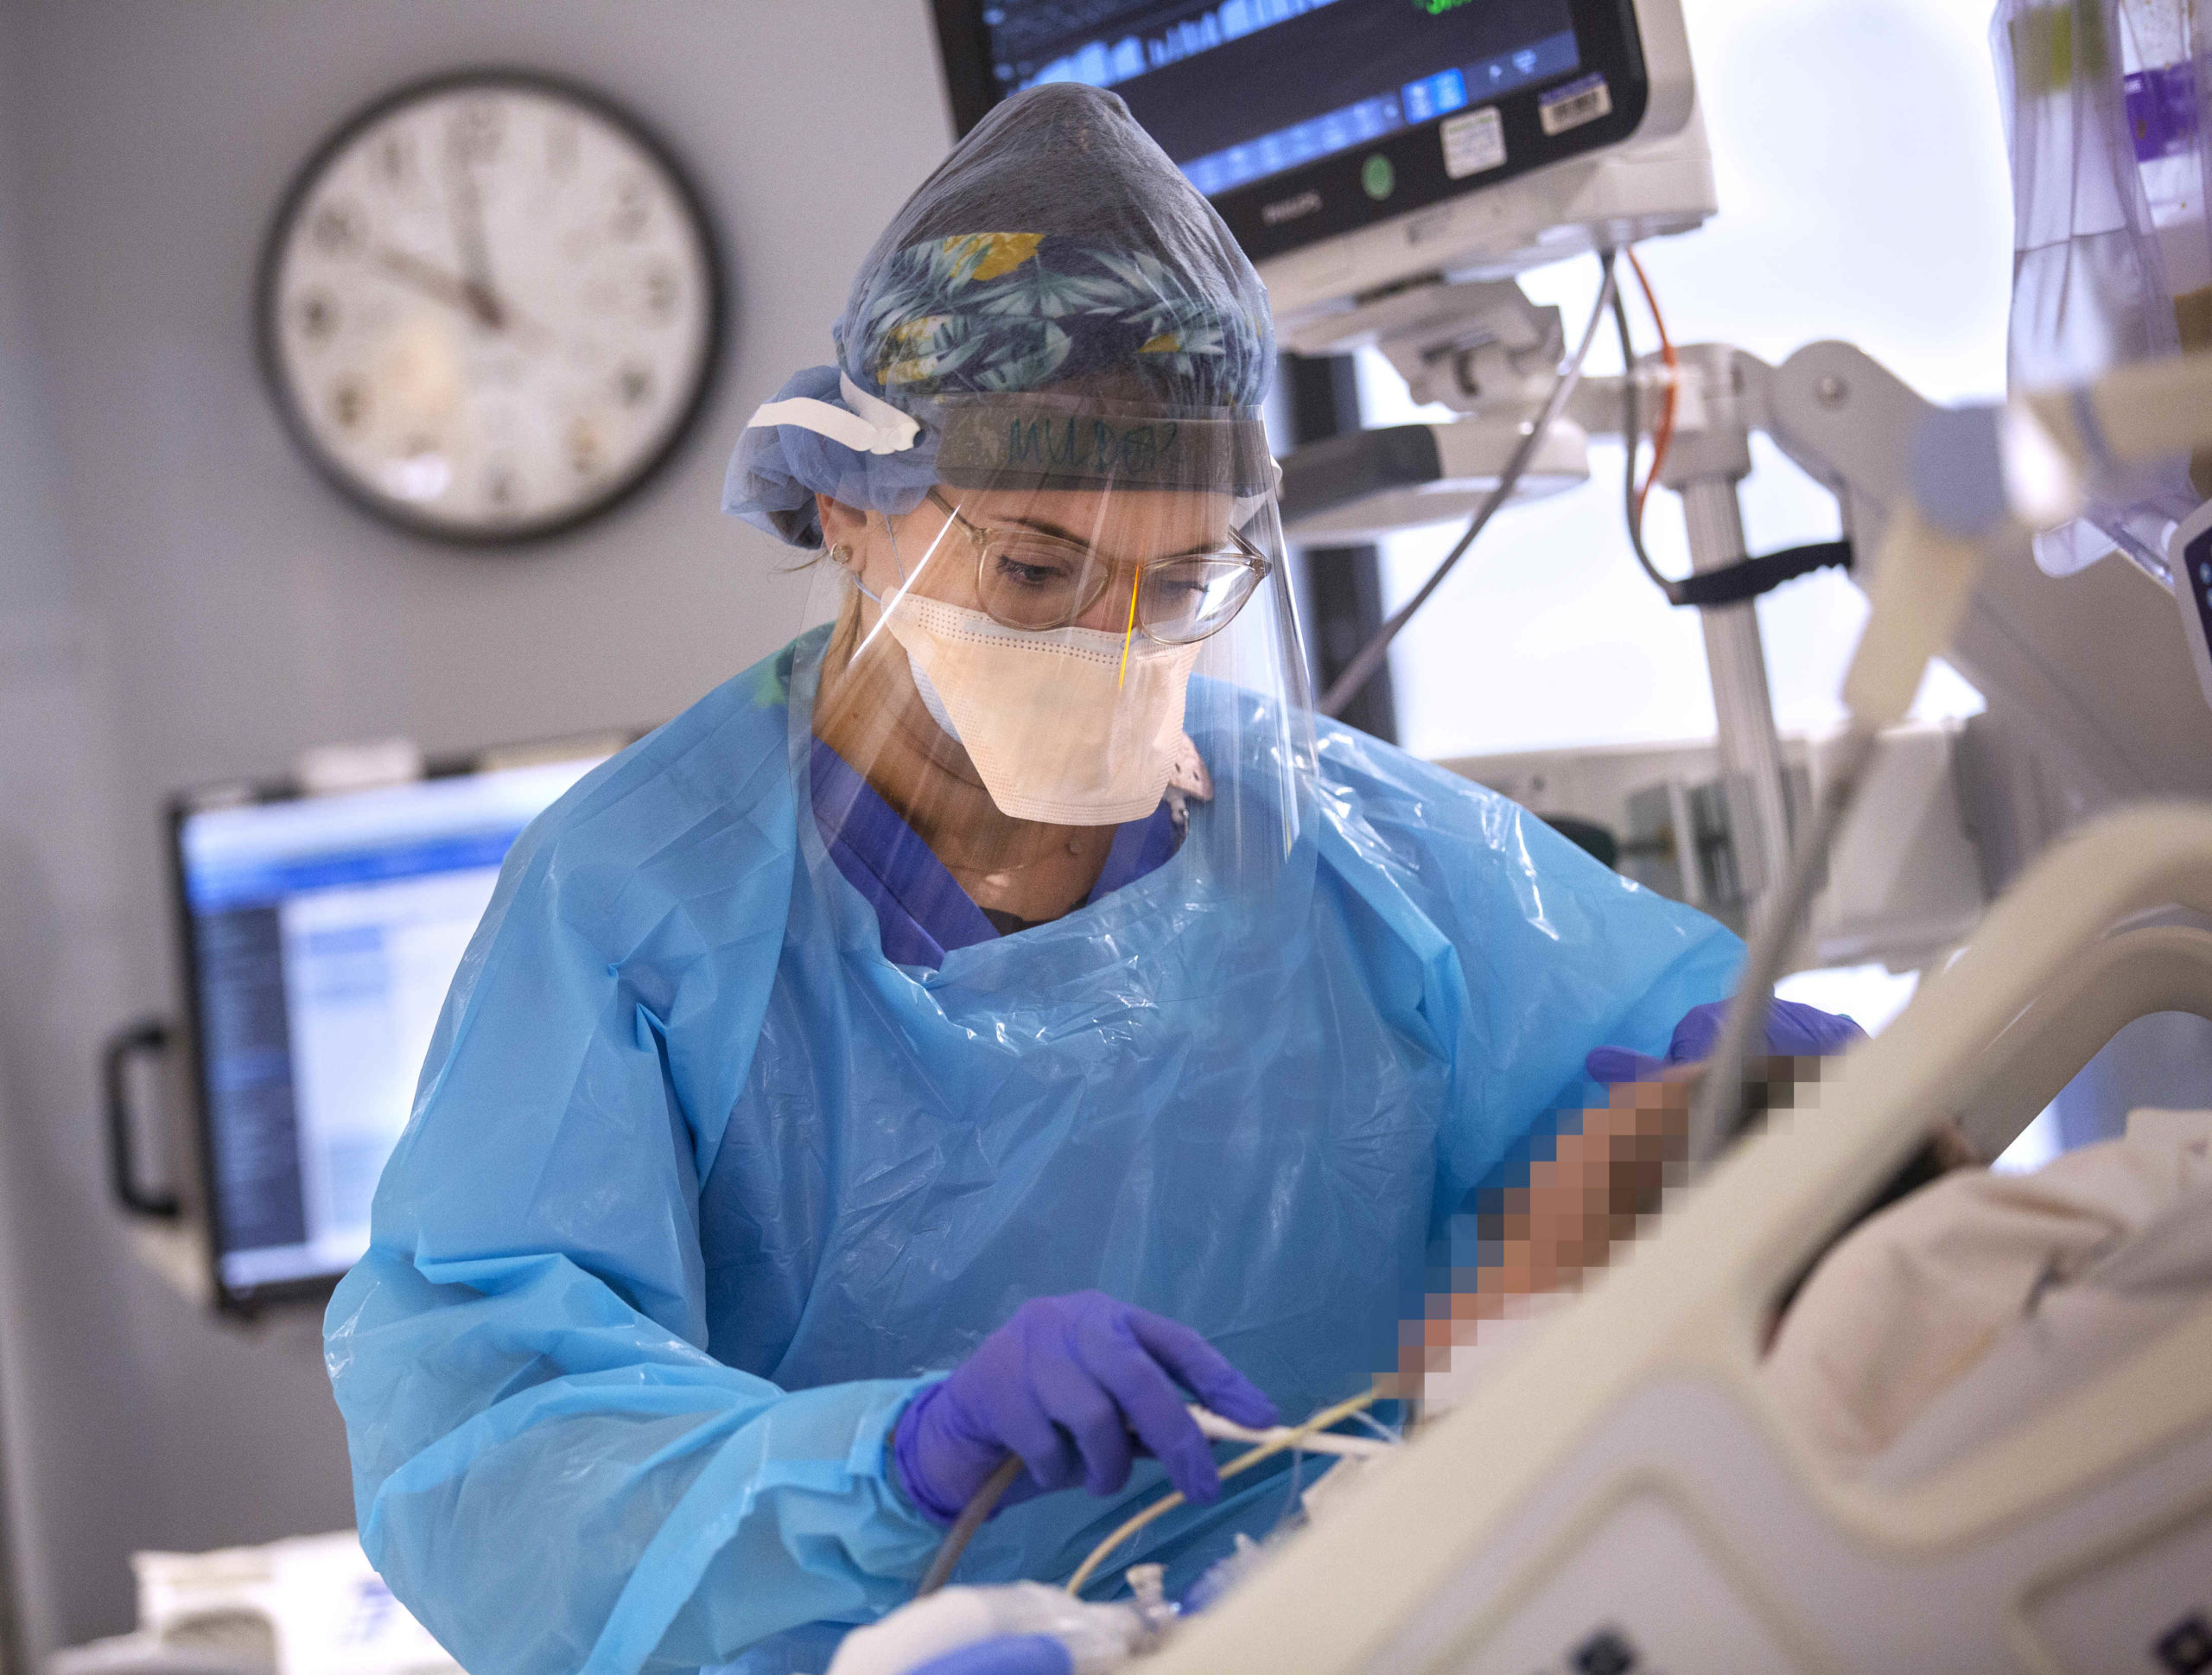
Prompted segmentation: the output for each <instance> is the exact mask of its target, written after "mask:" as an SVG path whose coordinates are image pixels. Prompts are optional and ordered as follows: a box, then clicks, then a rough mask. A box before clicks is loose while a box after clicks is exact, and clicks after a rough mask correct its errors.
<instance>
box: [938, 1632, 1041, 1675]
mask: <svg viewBox="0 0 2212 1675" xmlns="http://www.w3.org/2000/svg"><path fill="white" fill-rule="evenodd" d="M1074 1670H1075V1658H1074V1656H1073V1655H1072V1654H1071V1653H1070V1652H1069V1651H1068V1649H1067V1647H1066V1646H1063V1645H1062V1644H1061V1643H1060V1642H1059V1641H1058V1640H1054V1639H1053V1638H1052V1636H1051V1635H1050V1634H1003V1635H1001V1636H1000V1637H999V1638H998V1639H997V1640H977V1641H976V1643H975V1644H974V1645H973V1646H962V1647H961V1648H960V1649H959V1650H958V1651H957V1652H948V1653H945V1654H944V1656H943V1657H942V1658H932V1659H930V1660H929V1661H928V1662H927V1663H925V1664H922V1665H918V1667H916V1668H914V1669H912V1670H910V1671H909V1672H908V1675H1074Z"/></svg>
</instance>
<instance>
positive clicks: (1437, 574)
mask: <svg viewBox="0 0 2212 1675" xmlns="http://www.w3.org/2000/svg"><path fill="white" fill-rule="evenodd" d="M1598 259H1599V262H1600V263H1601V264H1603V267H1604V271H1605V278H1604V280H1603V282H1602V283H1600V284H1599V287H1598V302H1597V306H1596V307H1594V308H1592V309H1591V310H1590V323H1589V324H1588V325H1586V326H1585V327H1584V328H1582V341H1581V342H1580V344H1579V345H1577V346H1576V347H1575V351H1574V354H1573V358H1572V359H1570V360H1568V361H1567V365H1566V366H1565V367H1564V368H1562V369H1561V370H1560V375H1559V380H1558V382H1556V383H1555V384H1554V385H1552V393H1551V398H1550V399H1548V401H1546V402H1545V403H1544V411H1543V412H1542V414H1541V416H1539V417H1538V418H1537V420H1536V422H1535V424H1533V425H1531V426H1529V433H1528V434H1527V435H1526V436H1522V438H1521V441H1520V443H1519V445H1518V446H1516V448H1515V449H1514V450H1513V454H1512V456H1511V457H1510V459H1508V460H1507V461H1506V462H1505V469H1504V470H1503V472H1501V473H1500V474H1498V479H1497V487H1496V488H1493V489H1492V490H1491V492H1490V498H1489V499H1488V500H1484V502H1483V503H1482V506H1481V507H1480V509H1478V511H1477V512H1476V513H1475V515H1474V516H1473V517H1472V518H1470V519H1468V520H1467V527H1466V530H1465V532H1464V533H1462V534H1461V535H1460V537H1459V540H1458V541H1457V542H1456V543H1454V544H1453V545H1452V551H1449V552H1447V553H1446V554H1445V555H1444V562H1443V563H1442V564H1439V565H1438V566H1437V567H1436V568H1435V569H1434V570H1432V571H1431V572H1430V573H1429V577H1428V580H1427V581H1426V582H1424V583H1421V590H1420V591H1419V592H1417V593H1416V594H1414V596H1413V597H1412V598H1411V599H1408V601H1406V602H1405V603H1404V604H1402V605H1401V606H1399V607H1398V608H1397V609H1396V610H1395V611H1394V612H1392V613H1391V615H1390V620H1389V621H1387V622H1385V623H1384V624H1383V626H1382V627H1380V628H1378V629H1376V632H1375V636H1374V638H1373V639H1371V640H1369V641H1368V642H1367V644H1365V645H1364V646H1361V647H1360V648H1359V653H1358V655H1357V656H1356V657H1354V658H1353V659H1352V660H1351V662H1350V663H1348V664H1346V665H1345V666H1344V672H1343V673H1342V674H1340V675H1338V677H1337V678H1336V679H1335V680H1334V681H1333V682H1332V683H1331V685H1330V687H1329V690H1328V691H1327V692H1326V693H1325V694H1324V695H1323V697H1322V699H1321V704H1320V710H1321V713H1322V714H1323V715H1325V716H1334V715H1336V714H1338V712H1340V711H1341V710H1343V709H1344V706H1345V705H1346V704H1350V703H1351V701H1352V700H1353V699H1354V698H1356V697H1358V696H1359V692H1360V689H1361V688H1362V687H1363V686H1364V685H1367V683H1368V681H1369V679H1370V678H1371V677H1372V676H1373V675H1374V673H1375V671H1376V669H1377V668H1378V667H1380V666H1381V665H1382V662H1383V658H1384V657H1385V656H1386V655H1387V654H1388V653H1389V650H1390V642H1391V641H1392V640H1395V639H1396V638H1397V637H1398V631H1399V630H1400V629H1402V628H1403V627H1405V626H1406V624H1407V623H1408V622H1410V621H1412V620H1413V615H1414V612H1415V611H1417V610H1419V609H1420V608H1421V607H1422V606H1423V605H1426V604H1427V603H1428V596H1429V595H1431V594H1433V593H1434V592H1435V591H1436V590H1437V589H1438V588H1440V587H1441V586H1442V585H1443V583H1444V578H1445V577H1446V576H1449V575H1450V574H1451V573H1452V566H1453V565H1455V564H1458V563H1459V559H1460V557H1461V556H1462V555H1463V554H1465V551H1467V549H1468V548H1469V547H1471V546H1472V545H1474V544H1475V538H1476V537H1477V536H1478V535H1480V534H1481V533H1482V532H1483V528H1484V525H1487V524H1488V523H1489V522H1490V520H1491V517H1492V516H1493V515H1494V514H1495V513H1497V509H1498V507H1500V506H1503V505H1504V504H1505V502H1506V500H1507V499H1508V498H1509V497H1510V495H1511V494H1512V493H1513V491H1514V489H1515V487H1516V486H1517V485H1518V484H1519V483H1520V481H1521V476H1522V473H1523V472H1525V471H1526V470H1528V468H1529V461H1530V460H1531V459H1533V458H1534V457H1535V452H1536V447H1537V444H1538V443H1541V441H1542V440H1543V437H1544V433H1545V432H1546V431H1548V430H1550V429H1551V428H1552V423H1553V421H1554V420H1555V419H1557V418H1558V417H1559V416H1560V414H1561V413H1562V412H1564V411H1567V400H1568V398H1570V397H1572V396H1573V394H1574V386H1575V385H1577V384H1579V383H1580V382H1581V380H1582V363H1583V361H1584V360H1587V359H1588V358H1589V354H1590V346H1591V345H1592V343H1594V342H1596V341H1598V327H1599V322H1602V321H1603V320H1604V319H1605V315H1606V313H1607V311H1608V310H1609V309H1611V307H1612V304H1613V292H1614V286H1615V280H1614V277H1613V252H1611V251H1610V250H1605V251H1600V252H1599V253H1598Z"/></svg>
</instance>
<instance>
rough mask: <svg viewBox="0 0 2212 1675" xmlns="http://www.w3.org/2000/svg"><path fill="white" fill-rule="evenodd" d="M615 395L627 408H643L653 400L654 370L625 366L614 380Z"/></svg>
mask: <svg viewBox="0 0 2212 1675" xmlns="http://www.w3.org/2000/svg"><path fill="white" fill-rule="evenodd" d="M614 390H615V393H616V394H617V395H618V396H620V398H621V401H622V404H623V405H624V406H625V407H642V406H644V405H645V403H646V402H647V401H649V400H651V399H652V393H653V375H652V368H650V367H646V366H625V367H624V368H623V369H622V370H621V372H620V373H618V374H617V375H616V377H615V379H614Z"/></svg>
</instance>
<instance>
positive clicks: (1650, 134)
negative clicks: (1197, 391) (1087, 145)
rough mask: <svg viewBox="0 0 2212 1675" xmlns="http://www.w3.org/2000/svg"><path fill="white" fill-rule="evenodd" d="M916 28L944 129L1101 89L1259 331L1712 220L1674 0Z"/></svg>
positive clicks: (1384, 0)
mask: <svg viewBox="0 0 2212 1675" xmlns="http://www.w3.org/2000/svg"><path fill="white" fill-rule="evenodd" d="M936 10H937V23H938V41H939V45H940V48H941V50H942V53H943V56H944V66H945V76H946V84H947V87H948V90H949V92H950V95H951V99H952V103H953V110H954V117H955V120H956V122H957V124H958V126H959V128H960V130H961V131H963V133H964V132H965V131H967V130H968V129H969V128H970V127H972V126H973V125H974V124H976V122H977V121H979V120H980V119H981V118H982V115H983V113H984V112H985V111H988V109H989V108H990V107H991V105H994V104H995V103H997V102H998V101H999V100H1000V99H1003V98H1005V97H1007V95H1008V94H1011V93H1013V92H1017V91H1020V89H1023V88H1026V87H1030V86H1037V85H1039V83H1043V82H1049V81H1082V82H1088V83H1090V84H1092V85H1094V86H1104V87H1110V88H1112V89H1113V91H1114V92H1116V93H1118V94H1119V95H1120V96H1121V97H1122V99H1123V100H1124V101H1126V102H1127V104H1128V107H1129V110H1130V112H1131V113H1132V114H1133V115H1134V116H1135V118H1137V120H1138V121H1140V122H1141V123H1142V124H1144V126H1145V128H1146V130H1147V131H1148V132H1150V133H1151V134H1152V136H1153V137H1154V138H1155V139H1156V140H1158V141H1159V142H1160V146H1161V148H1162V149H1163V150H1166V153H1167V154H1168V156H1171V157H1173V159H1174V160H1175V162H1177V163H1178V164H1179V166H1180V167H1181V168H1182V169H1183V171H1184V172H1185V174H1186V175H1188V176H1189V177H1190V178H1191V180H1192V182H1193V183H1194V184H1195V185H1197V186H1198V188H1199V189H1200V190H1202V191H1204V192H1205V194H1207V195H1208V196H1209V197H1210V198H1211V199H1212V201H1213V202H1214V204H1215V206H1216V207H1217V208H1218V209H1219V210H1220V212H1221V213H1222V216H1223V218H1224V220H1226V221H1227V222H1228V223H1229V226H1230V229H1231V231H1232V232H1235V233H1236V237H1237V239H1238V240H1239V242H1241V243H1242V244H1243V246H1244V249H1245V251H1246V252H1247V253H1248V254H1249V255H1250V256H1251V258H1253V260H1254V261H1255V263H1257V264H1259V266H1260V270H1261V274H1262V277H1263V278H1265V279H1266V280H1267V281H1268V288H1269V290H1270V293H1271V295H1272V296H1273V300H1274V309H1275V313H1276V317H1277V319H1278V321H1279V322H1284V321H1289V320H1294V319H1295V318H1297V317H1298V316H1300V315H1302V314H1303V313H1305V312H1306V311H1308V310H1311V309H1317V308H1324V307H1326V306H1327V305H1329V304H1331V303H1337V302H1341V301H1344V300H1347V299H1349V298H1351V297H1352V296H1357V295H1360V294H1363V293H1365V292H1369V291H1372V290H1376V289H1378V288H1380V287H1383V286H1388V285H1391V284H1395V283H1402V282H1404V281H1406V280H1408V279H1413V278H1417V277H1424V276H1426V275H1428V274H1435V275H1439V276H1447V275H1448V276H1452V277H1464V276H1466V275H1470V274H1478V275H1485V276H1500V275H1503V274H1506V273H1510V272H1514V271H1520V270H1522V269H1524V268H1527V267H1530V266H1533V265H1535V264H1538V263H1540V262H1545V261H1554V260H1557V259H1559V258H1561V257H1564V256H1568V255H1572V254H1574V253H1575V252H1577V251H1578V250H1584V249H1588V248H1590V247H1591V246H1592V245H1595V244H1597V243H1600V242H1610V243H1618V242H1623V241H1624V240H1626V239H1632V238H1638V237H1643V236H1648V235H1649V234H1651V233H1654V232H1679V231H1681V230H1683V229H1685V228H1687V227H1689V226H1696V225H1697V224H1698V223H1699V222H1700V221H1701V220H1704V219H1705V218H1706V217H1707V216H1709V215H1710V214H1711V213H1713V201H1712V199H1713V184H1712V169H1711V162H1710V158H1709V157H1708V156H1707V153H1706V150H1705V144H1704V139H1703V135H1702V131H1701V130H1700V126H1699V124H1697V122H1696V119H1695V104H1696V101H1695V95H1694V84H1693V81H1692V78H1691V73H1690V63H1689V52H1688V44H1687V41H1686V39H1685V37H1684V35H1683V32H1682V25H1681V10H1680V4H1679V0H1203V3H1201V0H936ZM1630 160H1632V161H1633V162H1635V163H1636V164H1637V167H1636V168H1635V169H1626V170H1624V169H1621V168H1620V167H1618V165H1619V164H1620V163H1622V162H1625V161H1630ZM1577 163H1580V164H1581V165H1583V166H1582V167H1580V168H1575V167H1571V166H1570V165H1573V164H1577Z"/></svg>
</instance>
